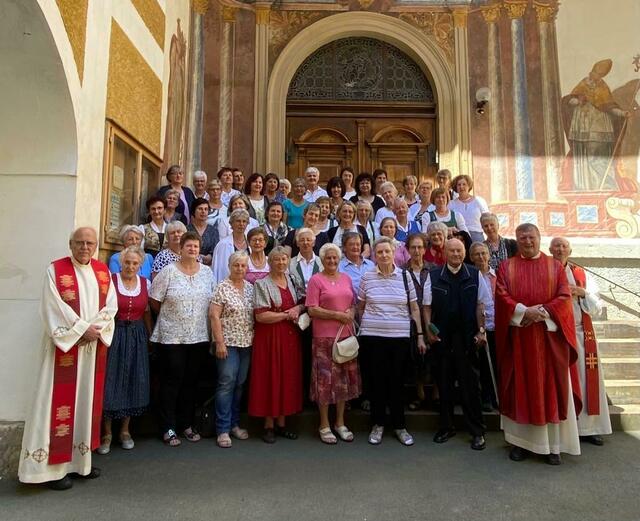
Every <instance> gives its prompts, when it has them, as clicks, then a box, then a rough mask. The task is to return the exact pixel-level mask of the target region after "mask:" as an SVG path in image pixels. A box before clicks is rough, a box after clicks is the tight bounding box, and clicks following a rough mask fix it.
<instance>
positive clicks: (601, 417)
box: [549, 237, 612, 445]
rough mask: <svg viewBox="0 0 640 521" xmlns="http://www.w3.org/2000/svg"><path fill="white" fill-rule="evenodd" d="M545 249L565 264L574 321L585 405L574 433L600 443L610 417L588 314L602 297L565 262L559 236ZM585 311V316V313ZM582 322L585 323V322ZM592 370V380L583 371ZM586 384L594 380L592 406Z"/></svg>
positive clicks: (567, 247)
mask: <svg viewBox="0 0 640 521" xmlns="http://www.w3.org/2000/svg"><path fill="white" fill-rule="evenodd" d="M549 251H550V252H551V255H553V257H554V258H555V259H556V260H558V261H560V263H561V264H562V265H563V266H564V267H565V272H566V274H567V280H568V282H569V287H570V288H571V296H572V298H571V301H572V304H573V317H574V320H575V324H576V340H577V342H578V362H577V364H578V376H579V377H580V388H581V391H582V392H581V395H582V397H583V401H584V402H585V406H584V407H583V408H582V411H581V412H580V414H579V416H578V434H579V435H580V438H581V439H583V440H584V441H588V442H589V443H592V444H594V445H602V444H603V443H604V440H603V439H602V435H604V434H611V432H612V430H611V418H610V417H609V404H608V402H607V391H606V389H605V386H604V377H603V374H602V370H601V365H600V354H599V352H598V348H597V342H596V341H595V334H594V332H593V325H592V324H591V319H590V317H592V316H594V315H597V314H598V313H599V312H600V311H601V309H602V300H601V299H600V296H599V295H598V287H597V285H596V283H595V280H594V279H593V277H592V276H590V275H589V274H588V273H585V271H584V270H583V269H582V268H580V267H579V266H576V265H573V264H571V263H570V262H568V259H569V257H570V255H571V244H570V242H569V241H568V240H567V239H565V238H563V237H556V238H554V239H553V240H552V241H551V243H550V245H549ZM585 314H586V315H587V316H585ZM585 322H586V323H585ZM585 334H586V336H587V337H589V336H591V339H592V341H593V342H594V344H595V345H594V349H595V353H593V354H592V353H587V352H586V350H585ZM588 371H593V372H594V373H595V375H594V377H593V378H594V380H595V382H593V383H592V382H588V378H587V373H588ZM589 384H591V385H594V384H595V392H594V394H593V396H594V400H596V401H597V402H598V403H597V404H595V409H596V410H591V411H590V407H589V403H588V400H589V397H590V396H592V395H591V394H590V392H589V389H588V387H589Z"/></svg>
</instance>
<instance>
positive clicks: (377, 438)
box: [369, 425, 384, 445]
mask: <svg viewBox="0 0 640 521" xmlns="http://www.w3.org/2000/svg"><path fill="white" fill-rule="evenodd" d="M383 433H384V427H382V426H380V425H374V426H373V428H372V429H371V432H370V433H369V443H371V445H380V443H382V434H383Z"/></svg>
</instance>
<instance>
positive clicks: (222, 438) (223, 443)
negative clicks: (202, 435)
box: [216, 432, 232, 449]
mask: <svg viewBox="0 0 640 521" xmlns="http://www.w3.org/2000/svg"><path fill="white" fill-rule="evenodd" d="M216 443H217V444H218V447H220V448H221V449H228V448H229V447H231V445H232V441H231V438H230V437H229V433H228V432H223V433H222V434H218V438H217V439H216Z"/></svg>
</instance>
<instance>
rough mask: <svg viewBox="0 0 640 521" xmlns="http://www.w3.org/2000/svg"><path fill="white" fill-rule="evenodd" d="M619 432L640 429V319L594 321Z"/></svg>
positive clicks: (611, 406)
mask: <svg viewBox="0 0 640 521" xmlns="http://www.w3.org/2000/svg"><path fill="white" fill-rule="evenodd" d="M594 328H595V331H596V337H597V338H598V346H599V350H600V364H601V367H602V371H603V374H604V380H605V386H606V388H607V396H608V397H609V402H610V413H611V423H612V426H613V429H614V430H616V431H632V430H640V321H637V320H635V321H630V320H629V321H616V320H609V321H606V322H594Z"/></svg>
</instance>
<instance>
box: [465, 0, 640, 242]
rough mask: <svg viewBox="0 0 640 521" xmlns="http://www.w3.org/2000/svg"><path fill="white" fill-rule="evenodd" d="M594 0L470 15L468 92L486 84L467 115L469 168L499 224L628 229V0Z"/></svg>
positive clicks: (632, 75)
mask: <svg viewBox="0 0 640 521" xmlns="http://www.w3.org/2000/svg"><path fill="white" fill-rule="evenodd" d="M602 4H603V2H598V1H597V0H584V1H581V2H572V1H568V2H564V3H562V5H560V6H558V4H557V3H556V2H549V1H547V2H542V1H540V2H538V1H535V2H534V1H532V2H526V1H519V0H512V1H509V0H507V1H505V2H495V3H490V4H488V5H486V6H483V7H482V8H480V9H478V10H476V11H475V12H473V13H472V14H471V15H470V23H469V38H470V39H469V52H470V56H471V58H470V61H471V63H472V65H471V71H470V77H471V92H472V93H475V92H476V91H477V89H478V88H480V87H483V86H487V87H489V88H490V90H491V93H492V99H491V101H490V102H489V108H488V110H487V111H486V113H485V114H484V115H478V114H476V115H474V117H473V118H472V119H473V121H472V125H473V134H474V135H473V139H472V141H473V145H472V147H473V153H474V171H475V174H476V177H477V178H478V182H477V186H478V187H479V193H481V194H482V195H485V196H486V197H487V199H488V200H490V201H491V203H492V209H493V210H494V211H495V212H496V213H497V214H498V216H499V218H500V220H501V222H502V223H503V225H504V226H505V228H506V229H507V230H509V231H512V230H513V228H514V227H515V226H517V224H519V223H520V222H525V221H527V222H535V223H536V224H538V226H539V227H540V228H541V229H542V230H543V232H544V233H545V234H547V235H558V234H563V235H569V236H583V237H611V238H624V239H630V238H635V237H640V213H639V212H640V194H639V189H638V186H639V185H638V174H639V172H638V156H639V154H638V152H639V150H640V118H639V116H640V112H638V108H639V105H638V89H639V87H640V74H639V72H640V57H639V56H638V55H639V52H640V46H637V47H638V48H636V49H634V48H633V47H632V44H633V42H634V41H637V38H635V40H634V36H633V35H634V34H636V32H635V31H637V25H638V24H639V23H640V6H638V4H637V3H632V2H627V1H626V0H621V2H619V3H616V7H617V8H618V9H616V10H612V9H611V8H610V6H609V8H606V7H604V6H603V5H602ZM603 44H604V45H603ZM614 73H615V74H614Z"/></svg>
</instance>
